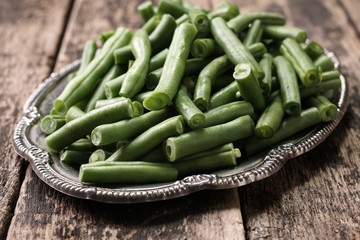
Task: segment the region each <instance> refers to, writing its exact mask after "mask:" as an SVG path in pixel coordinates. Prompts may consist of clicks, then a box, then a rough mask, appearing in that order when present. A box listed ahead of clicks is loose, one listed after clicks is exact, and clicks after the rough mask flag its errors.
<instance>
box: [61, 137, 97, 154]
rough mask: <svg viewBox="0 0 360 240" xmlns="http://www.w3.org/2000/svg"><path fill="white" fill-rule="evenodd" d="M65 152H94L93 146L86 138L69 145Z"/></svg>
mask: <svg viewBox="0 0 360 240" xmlns="http://www.w3.org/2000/svg"><path fill="white" fill-rule="evenodd" d="M66 150H73V151H78V152H93V151H95V150H96V147H95V146H94V144H92V143H91V141H90V140H89V139H87V138H80V139H79V140H77V141H76V142H73V143H72V144H70V145H69V146H68V147H67V148H66Z"/></svg>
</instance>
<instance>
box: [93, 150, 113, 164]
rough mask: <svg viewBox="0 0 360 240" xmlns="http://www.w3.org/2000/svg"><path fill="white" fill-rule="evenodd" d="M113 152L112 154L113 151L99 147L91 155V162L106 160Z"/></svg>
mask: <svg viewBox="0 0 360 240" xmlns="http://www.w3.org/2000/svg"><path fill="white" fill-rule="evenodd" d="M111 154H112V152H109V151H105V150H103V149H97V150H96V151H94V152H93V153H92V154H91V155H90V157H89V163H94V162H100V161H105V159H107V158H108V157H110V156H111Z"/></svg>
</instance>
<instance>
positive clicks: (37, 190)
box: [8, 0, 244, 239]
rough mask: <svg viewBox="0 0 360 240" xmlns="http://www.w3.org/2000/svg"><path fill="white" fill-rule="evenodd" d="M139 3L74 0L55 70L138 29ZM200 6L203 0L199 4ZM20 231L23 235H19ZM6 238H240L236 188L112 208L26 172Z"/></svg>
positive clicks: (241, 235)
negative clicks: (121, 30)
mask: <svg viewBox="0 0 360 240" xmlns="http://www.w3.org/2000/svg"><path fill="white" fill-rule="evenodd" d="M138 3H139V1H125V0H123V1H119V0H109V1H90V0H86V1H85V0H84V1H76V2H75V3H74V6H73V9H72V13H71V16H70V24H69V26H68V28H67V32H66V34H65V37H64V41H63V43H62V46H61V50H60V54H59V58H58V60H57V64H56V66H55V68H56V69H59V68H60V67H62V66H64V65H65V64H67V63H68V62H70V61H72V60H74V59H77V58H78V57H79V56H80V53H81V48H82V46H83V44H84V43H85V41H86V40H87V39H97V37H98V35H99V34H100V33H102V32H105V31H108V30H110V29H114V28H116V27H117V26H126V27H129V28H132V29H137V28H138V27H139V26H140V25H141V24H142V23H141V20H140V17H139V15H138V14H137V13H136V6H137V4H138ZM201 4H203V5H204V2H201ZM19 229H21V231H18V230H19ZM8 236H9V239H10V238H11V239H12V238H15V239H34V238H39V239H54V238H59V239H63V238H67V239H86V238H89V237H90V238H93V239H101V238H103V239H108V238H112V239H114V238H119V239H159V238H163V239H244V229H243V224H242V218H241V211H240V206H239V198H238V194H237V191H236V189H232V190H222V191H203V192H200V193H196V194H193V195H191V196H187V197H182V198H179V199H174V200H169V201H163V202H154V203H144V204H132V205H116V204H105V203H97V202H91V201H87V200H80V199H75V198H72V197H68V196H66V195H64V194H62V193H59V192H57V191H55V190H53V189H51V188H50V187H48V186H47V185H46V184H44V183H42V182H41V181H40V180H39V179H38V178H37V177H36V176H35V174H34V173H33V172H32V171H31V169H28V170H27V172H26V175H25V180H24V184H23V186H22V188H21V192H20V197H19V201H18V203H17V206H16V209H15V216H14V218H13V221H12V224H11V227H10V229H9V234H8Z"/></svg>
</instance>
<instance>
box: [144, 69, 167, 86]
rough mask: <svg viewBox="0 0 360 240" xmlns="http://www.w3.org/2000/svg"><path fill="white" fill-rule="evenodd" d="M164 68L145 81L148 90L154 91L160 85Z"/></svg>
mask: <svg viewBox="0 0 360 240" xmlns="http://www.w3.org/2000/svg"><path fill="white" fill-rule="evenodd" d="M162 71H163V68H158V69H156V70H154V71H152V72H150V73H149V74H148V75H147V78H146V80H145V84H146V88H147V89H148V90H154V89H155V88H156V86H157V85H158V84H159V80H160V78H161V74H162Z"/></svg>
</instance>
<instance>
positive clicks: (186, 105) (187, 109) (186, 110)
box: [175, 84, 205, 129]
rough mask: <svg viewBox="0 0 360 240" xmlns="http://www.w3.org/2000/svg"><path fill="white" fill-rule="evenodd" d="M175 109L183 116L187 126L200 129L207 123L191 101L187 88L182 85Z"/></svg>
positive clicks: (176, 98)
mask: <svg viewBox="0 0 360 240" xmlns="http://www.w3.org/2000/svg"><path fill="white" fill-rule="evenodd" d="M175 108H176V110H177V111H178V112H179V114H181V115H182V116H183V117H184V119H185V122H186V123H187V125H188V126H189V127H190V128H191V129H194V128H199V127H201V126H202V125H203V124H204V122H205V115H204V113H202V112H201V111H200V110H199V108H198V107H197V106H195V104H194V102H193V101H192V100H191V99H190V97H189V94H188V91H187V88H186V87H185V86H184V85H183V84H180V86H179V90H178V92H177V94H176V96H175Z"/></svg>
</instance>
